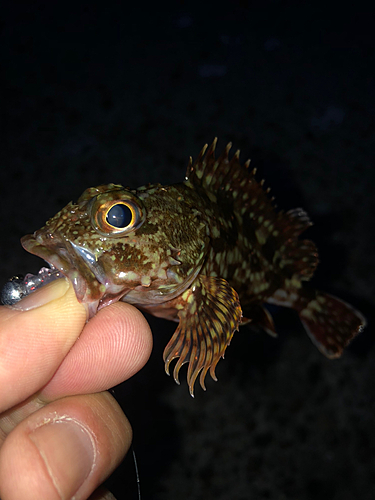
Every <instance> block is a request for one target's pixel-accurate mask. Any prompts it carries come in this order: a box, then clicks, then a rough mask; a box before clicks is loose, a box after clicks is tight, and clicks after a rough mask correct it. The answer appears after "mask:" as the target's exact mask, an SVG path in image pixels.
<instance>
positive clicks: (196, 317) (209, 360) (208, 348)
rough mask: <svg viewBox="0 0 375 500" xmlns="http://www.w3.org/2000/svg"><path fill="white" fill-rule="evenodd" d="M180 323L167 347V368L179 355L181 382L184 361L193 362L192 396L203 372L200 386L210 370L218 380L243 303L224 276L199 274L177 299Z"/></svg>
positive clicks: (177, 368)
mask: <svg viewBox="0 0 375 500" xmlns="http://www.w3.org/2000/svg"><path fill="white" fill-rule="evenodd" d="M174 301H175V307H176V308H177V309H179V312H178V317H179V319H180V323H179V325H178V327H177V330H176V331H175V333H174V335H173V337H172V338H171V340H170V341H169V343H168V345H167V347H166V348H165V350H164V361H165V370H166V372H167V373H168V375H169V365H170V363H171V361H172V360H173V359H175V358H179V359H178V361H177V363H176V365H175V367H174V371H173V376H174V379H175V381H176V382H177V383H179V380H178V374H179V371H180V368H181V366H182V365H183V364H184V363H189V366H188V373H187V381H188V384H189V390H190V394H191V396H194V383H195V380H196V378H197V377H198V375H199V372H200V379H199V381H200V385H201V386H202V388H203V389H204V390H206V388H205V385H204V379H205V377H206V374H207V372H208V370H210V375H211V377H212V378H213V379H214V380H217V379H216V375H215V367H216V365H217V363H218V361H219V360H220V358H221V357H224V352H225V349H226V348H227V346H228V344H229V342H230V340H231V338H232V336H233V333H234V332H235V331H236V330H238V327H239V324H240V322H241V316H242V311H241V306H240V302H239V299H238V295H237V293H236V291H235V290H234V289H233V288H232V287H231V286H230V285H229V284H228V282H227V281H225V280H224V279H221V278H215V277H210V276H199V277H198V278H197V279H196V280H195V281H194V282H193V283H192V285H191V286H190V288H188V289H187V290H186V291H185V292H184V293H183V294H182V295H181V296H180V297H178V298H177V299H175V300H174Z"/></svg>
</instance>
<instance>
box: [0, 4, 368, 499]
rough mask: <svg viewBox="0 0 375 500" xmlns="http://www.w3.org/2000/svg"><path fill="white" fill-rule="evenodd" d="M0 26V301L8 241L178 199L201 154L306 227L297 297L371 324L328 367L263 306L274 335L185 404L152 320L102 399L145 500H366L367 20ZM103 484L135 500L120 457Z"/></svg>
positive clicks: (210, 7) (92, 16) (328, 9)
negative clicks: (255, 183)
mask: <svg viewBox="0 0 375 500" xmlns="http://www.w3.org/2000/svg"><path fill="white" fill-rule="evenodd" d="M1 25H2V42H1V66H2V70H3V89H2V112H1V129H2V133H1V139H2V145H1V174H0V175H1V212H0V220H1V227H2V236H1V246H0V282H1V283H4V282H5V281H6V280H7V279H8V278H9V277H10V276H12V275H14V274H16V273H23V274H25V273H27V272H34V273H35V272H36V271H37V270H38V269H39V267H41V265H42V262H41V261H40V259H37V258H36V257H33V256H31V255H28V254H27V253H26V252H25V251H24V250H23V249H22V247H21V245H20V243H19V240H20V238H21V236H23V235H24V234H26V233H31V232H33V231H34V230H36V229H38V228H39V227H41V226H42V225H43V224H44V222H45V221H46V220H47V219H48V218H49V217H50V216H52V215H54V214H55V213H56V212H57V211H58V210H59V209H60V208H62V207H63V206H65V205H66V203H67V202H68V201H70V200H71V199H77V198H78V196H79V195H80V194H81V192H83V191H84V189H86V188H87V187H89V186H96V185H99V184H103V183H105V184H107V183H109V182H114V183H119V184H123V185H124V186H131V187H137V186H140V185H142V184H145V183H148V182H151V183H154V182H160V183H162V184H171V183H173V182H180V181H182V180H183V178H184V175H185V169H186V165H187V161H188V158H189V156H190V155H192V156H193V157H196V156H197V155H198V153H199V151H200V149H201V148H202V146H203V145H204V144H205V143H206V142H208V143H209V142H211V141H212V140H213V138H214V137H215V136H217V137H218V139H219V142H218V151H219V152H220V151H221V150H222V149H223V148H224V146H225V145H226V143H227V142H229V141H232V142H233V149H234V150H235V149H237V148H240V149H241V159H242V160H243V161H245V160H246V159H248V158H251V159H252V165H253V166H254V167H257V168H258V179H259V180H260V179H262V178H263V177H264V178H265V185H266V186H270V187H271V188H272V194H273V195H274V196H275V197H276V201H277V204H278V206H279V207H280V208H284V209H287V210H288V209H290V208H294V207H298V206H301V207H303V208H304V209H305V210H306V211H307V212H308V213H309V215H310V217H311V219H312V221H313V222H314V226H313V227H312V228H311V229H309V230H308V232H307V233H305V234H306V236H307V237H309V238H311V239H313V240H314V241H315V242H316V244H317V246H318V248H319V250H320V257H321V264H320V266H319V268H318V271H317V273H316V276H315V277H314V279H313V285H314V286H315V287H316V288H319V289H322V290H325V291H327V292H330V293H333V294H334V295H337V296H339V297H341V298H342V299H344V300H346V301H348V302H350V303H352V304H353V305H354V306H355V307H357V308H358V309H360V310H361V311H362V312H363V314H364V315H365V316H366V317H367V318H368V320H369V326H368V327H367V329H366V330H365V332H363V334H362V335H361V336H360V337H359V338H357V339H356V340H355V341H354V342H353V343H352V344H351V346H350V347H349V348H348V349H347V351H346V352H345V354H344V355H343V357H342V358H341V359H339V360H335V361H330V360H328V359H325V358H324V357H323V356H322V355H321V354H320V353H319V352H318V350H317V349H316V348H315V347H314V346H313V345H312V344H311V342H310V340H309V339H308V337H307V336H306V334H305V333H304V331H303V328H302V326H301V325H300V323H299V321H298V318H297V317H296V316H295V315H294V314H293V312H291V311H290V310H282V309H276V308H275V311H273V312H274V314H275V321H276V325H277V328H278V331H279V337H278V338H277V339H272V338H271V337H268V336H267V335H266V334H264V333H261V332H252V331H251V330H250V329H248V328H247V327H244V328H242V329H241V331H240V332H237V333H236V334H235V336H234V338H233V341H232V343H231V345H230V347H229V348H228V350H227V352H226V356H225V360H224V361H221V362H220V363H219V365H218V368H217V375H218V378H219V381H218V382H217V383H214V382H213V381H212V380H207V386H208V390H207V392H206V393H203V391H202V390H200V388H199V387H197V389H196V397H195V399H192V398H191V397H190V396H189V393H188V389H187V386H186V382H185V380H184V379H185V372H184V370H182V373H181V379H182V380H183V383H182V384H181V386H180V387H178V386H177V385H175V383H174V382H173V380H172V378H170V377H167V376H166V375H165V373H164V365H163V361H162V353H163V349H164V347H165V345H166V343H167V342H168V340H169V338H170V336H171V335H172V333H173V331H174V329H175V324H172V323H170V322H167V321H164V320H161V319H156V318H152V317H148V319H149V322H150V324H151V327H152V330H153V333H154V349H153V353H152V356H151V359H150V361H149V363H148V364H147V365H146V366H145V368H144V369H143V370H142V371H141V372H140V373H138V374H137V375H136V376H134V377H133V378H132V379H131V380H129V381H127V382H125V383H124V384H122V385H121V386H119V387H117V388H115V389H114V395H115V397H116V398H117V399H118V401H119V403H120V404H121V406H122V407H123V409H124V411H125V413H126V415H127V416H128V418H129V420H130V421H131V423H132V426H133V429H134V449H135V452H136V456H137V460H138V467H139V473H140V481H141V490H142V499H144V500H148V499H158V500H169V499H170V500H172V499H175V498H180V499H189V500H200V499H206V500H210V499H215V500H227V499H228V500H229V499H230V500H247V499H251V500H263V499H264V500H266V499H269V500H297V499H298V500H317V499H319V500H338V499H340V500H353V499H361V500H370V499H373V498H375V481H374V471H375V422H374V413H375V403H374V402H375V390H374V380H375V362H374V357H375V347H374V340H373V339H374V337H373V334H374V331H373V317H374V316H373V314H374V313H373V311H374V305H375V304H374V275H375V252H374V250H375V244H374V218H375V217H374V216H375V209H374V208H375V207H374V189H375V185H374V146H375V119H374V112H375V105H374V104H375V100H374V92H375V79H374V68H375V60H374V59H375V58H374V47H375V45H374V41H375V40H374V35H373V32H374V14H373V8H372V7H368V8H367V10H366V8H362V7H361V5H360V4H359V3H353V4H352V7H351V10H349V9H346V8H344V4H343V3H339V2H331V3H330V2H325V3H323V2H320V3H316V2H297V1H295V0H291V1H287V0H285V1H271V0H266V1H263V2H247V1H240V0H237V1H232V2H216V3H211V2H207V3H205V2H183V1H174V2H161V3H159V2H153V4H152V5H151V6H149V5H148V4H144V3H142V2H139V3H128V2H117V1H113V2H111V1H108V2H79V1H77V2H75V3H73V2H43V1H33V2H9V1H7V2H5V5H3V6H2V14H1ZM20 473H22V471H20ZM107 484H108V487H109V488H110V489H111V491H113V493H114V494H115V496H116V498H118V499H122V498H127V499H133V498H134V499H136V498H137V493H136V480H135V475H134V466H133V463H132V458H131V456H129V457H128V458H127V459H126V460H125V462H124V463H123V464H122V466H121V467H120V468H119V470H118V471H116V473H115V474H114V475H113V477H112V478H111V479H110V480H109V481H108V483H107Z"/></svg>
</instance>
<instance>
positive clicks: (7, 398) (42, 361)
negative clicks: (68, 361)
mask: <svg viewBox="0 0 375 500" xmlns="http://www.w3.org/2000/svg"><path fill="white" fill-rule="evenodd" d="M86 317H87V315H86V309H85V307H84V306H83V305H82V304H80V303H79V302H78V301H77V299H76V296H75V293H74V290H73V287H72V285H71V284H70V282H69V281H68V280H66V279H58V280H56V281H54V282H52V283H50V284H48V285H46V286H45V287H43V288H41V289H40V290H38V291H36V292H34V293H32V294H31V295H29V296H28V297H26V298H25V299H23V300H21V301H20V302H18V303H17V304H16V305H15V306H12V307H8V306H4V307H0V387H1V395H0V412H1V411H4V410H5V409H7V408H10V407H11V406H14V405H15V404H17V403H19V402H21V401H23V400H25V399H26V398H27V397H29V396H31V395H32V394H34V393H35V392H36V391H38V390H39V389H40V388H41V387H43V386H44V385H45V384H46V383H47V382H48V381H49V380H50V378H51V377H52V375H53V374H54V372H55V371H56V369H57V368H58V366H59V365H60V363H61V362H62V360H63V359H64V357H65V355H66V354H67V353H68V352H69V349H70V348H71V347H72V345H73V344H74V342H75V341H76V339H77V337H78V336H79V334H80V332H81V331H82V328H83V327H84V324H85V321H86Z"/></svg>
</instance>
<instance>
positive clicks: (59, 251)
mask: <svg viewBox="0 0 375 500" xmlns="http://www.w3.org/2000/svg"><path fill="white" fill-rule="evenodd" d="M21 244H22V246H23V248H24V249H25V250H26V251H28V252H30V253H32V254H34V255H37V256H38V257H40V258H42V259H44V260H45V261H46V262H47V263H48V264H49V265H50V267H51V269H58V270H59V271H61V272H62V274H63V275H64V276H66V277H67V278H68V279H69V280H70V281H71V282H72V284H73V287H74V291H75V293H76V296H77V299H78V300H79V301H80V302H84V303H89V304H93V305H94V304H96V306H98V305H99V302H100V301H101V299H102V298H103V296H104V294H105V293H106V291H107V288H108V283H107V282H106V278H105V274H104V271H103V269H102V267H101V266H100V264H99V263H98V262H97V260H96V258H95V255H94V254H93V253H92V252H90V251H89V250H87V249H85V248H83V247H80V246H79V245H76V244H74V243H72V242H69V241H64V239H63V238H62V237H59V235H56V234H51V233H45V232H41V231H36V232H35V233H34V234H33V235H32V234H28V235H26V236H24V237H23V238H22V239H21Z"/></svg>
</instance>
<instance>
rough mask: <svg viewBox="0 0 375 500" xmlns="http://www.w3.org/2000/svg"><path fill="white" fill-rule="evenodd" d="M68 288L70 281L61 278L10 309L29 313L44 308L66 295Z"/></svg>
mask: <svg viewBox="0 0 375 500" xmlns="http://www.w3.org/2000/svg"><path fill="white" fill-rule="evenodd" d="M68 288H69V281H68V280H67V279H66V278H59V279H57V280H55V281H52V283H48V285H44V286H42V287H41V288H40V289H39V290H36V291H35V292H32V293H30V295H28V296H27V297H25V298H24V299H22V300H20V301H19V302H17V303H16V304H14V305H13V306H10V307H11V308H12V309H18V310H20V311H29V310H30V309H35V308H36V307H41V306H44V305H46V304H48V302H52V301H53V300H56V299H59V298H60V297H62V296H63V295H65V293H66V292H67V290H68Z"/></svg>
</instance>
